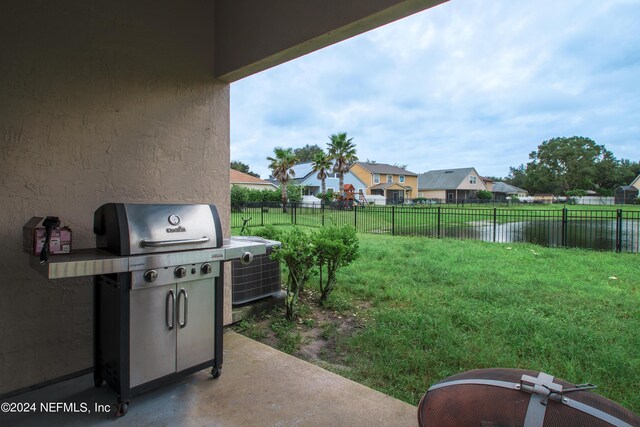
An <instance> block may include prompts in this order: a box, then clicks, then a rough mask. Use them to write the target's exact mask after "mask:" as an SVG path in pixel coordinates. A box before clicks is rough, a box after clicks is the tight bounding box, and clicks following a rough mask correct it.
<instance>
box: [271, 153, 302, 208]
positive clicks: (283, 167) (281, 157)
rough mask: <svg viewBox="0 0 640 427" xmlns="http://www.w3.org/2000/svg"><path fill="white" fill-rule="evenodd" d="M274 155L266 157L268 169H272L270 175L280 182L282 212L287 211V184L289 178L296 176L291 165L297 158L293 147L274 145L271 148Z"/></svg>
mask: <svg viewBox="0 0 640 427" xmlns="http://www.w3.org/2000/svg"><path fill="white" fill-rule="evenodd" d="M273 153H274V155H275V157H267V160H269V161H270V162H271V163H269V169H271V171H272V175H273V177H274V178H275V179H277V180H278V182H279V183H280V190H281V191H282V212H285V213H286V212H287V184H288V183H289V180H290V179H291V178H293V177H294V176H296V174H295V172H294V171H293V169H292V168H293V166H294V165H295V164H296V162H297V161H298V159H297V158H296V156H295V154H293V149H291V148H282V147H276V148H274V149H273Z"/></svg>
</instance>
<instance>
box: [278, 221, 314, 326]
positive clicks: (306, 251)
mask: <svg viewBox="0 0 640 427" xmlns="http://www.w3.org/2000/svg"><path fill="white" fill-rule="evenodd" d="M279 238H280V242H281V243H282V245H281V246H280V247H276V248H275V250H274V252H273V255H272V258H273V259H275V260H278V261H280V262H284V264H285V265H286V266H287V270H288V271H289V272H288V275H287V285H286V288H287V297H286V299H285V309H286V313H285V315H286V317H287V319H289V320H292V319H293V318H294V317H295V315H296V306H297V303H298V295H299V294H300V291H301V290H302V287H303V286H304V282H305V281H306V280H308V279H309V275H310V272H311V269H312V268H313V266H314V265H315V252H316V251H315V247H314V244H313V242H312V239H311V237H310V236H309V235H308V234H307V233H305V232H304V231H302V230H300V229H299V228H298V227H293V228H292V229H290V230H287V231H284V232H282V233H281V234H280V235H279Z"/></svg>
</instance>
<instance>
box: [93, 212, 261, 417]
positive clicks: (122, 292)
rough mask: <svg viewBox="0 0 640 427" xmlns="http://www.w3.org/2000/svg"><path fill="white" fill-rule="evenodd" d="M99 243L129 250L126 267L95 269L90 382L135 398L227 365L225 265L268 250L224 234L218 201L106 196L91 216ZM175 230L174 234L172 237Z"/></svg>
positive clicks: (121, 409) (121, 397)
mask: <svg viewBox="0 0 640 427" xmlns="http://www.w3.org/2000/svg"><path fill="white" fill-rule="evenodd" d="M94 221H95V222H94V231H95V232H96V234H97V238H96V241H97V246H98V248H99V249H104V250H107V251H109V252H111V253H113V254H115V255H119V256H127V257H128V260H129V261H128V267H129V268H128V271H123V272H114V273H113V274H100V275H97V276H95V277H94V381H95V385H96V386H97V387H99V386H100V385H102V384H103V382H107V384H109V385H110V386H111V387H112V388H113V389H114V390H115V391H116V393H117V402H118V415H124V414H126V412H127V410H128V405H129V400H130V398H131V396H134V395H136V394H139V393H142V392H144V391H147V390H150V389H152V388H155V387H158V386H160V385H163V384H165V383H168V382H172V381H175V380H176V379H178V378H181V377H183V376H184V375H188V374H191V373H194V372H197V371H200V370H202V369H205V368H208V367H211V368H212V369H211V375H212V376H213V377H214V378H217V377H218V376H219V375H220V373H221V367H222V354H223V353H222V332H223V331H222V328H223V317H222V316H223V288H224V280H223V274H221V272H222V271H223V268H222V265H223V264H224V261H225V260H228V259H233V258H240V257H243V258H251V256H249V255H247V254H251V255H260V254H264V253H265V252H266V244H264V243H263V244H260V243H256V242H240V241H223V239H222V233H221V228H220V220H219V217H218V214H217V210H216V208H215V206H209V205H133V204H121V203H110V204H106V205H103V206H101V207H100V208H98V210H96V213H95V215H94ZM176 236H177V237H176Z"/></svg>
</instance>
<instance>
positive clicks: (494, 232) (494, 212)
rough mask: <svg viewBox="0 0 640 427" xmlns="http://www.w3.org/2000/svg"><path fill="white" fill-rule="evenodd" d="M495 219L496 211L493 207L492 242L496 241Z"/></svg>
mask: <svg viewBox="0 0 640 427" xmlns="http://www.w3.org/2000/svg"><path fill="white" fill-rule="evenodd" d="M496 217H497V210H496V208H495V207H494V208H493V241H494V242H495V241H496V222H497V221H496V219H497V218H496Z"/></svg>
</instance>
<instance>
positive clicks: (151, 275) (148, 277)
mask: <svg viewBox="0 0 640 427" xmlns="http://www.w3.org/2000/svg"><path fill="white" fill-rule="evenodd" d="M157 278H158V272H157V271H155V270H147V271H145V272H144V280H145V281H147V282H155V281H156V279H157Z"/></svg>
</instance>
